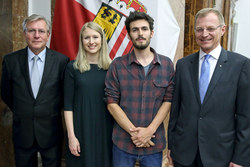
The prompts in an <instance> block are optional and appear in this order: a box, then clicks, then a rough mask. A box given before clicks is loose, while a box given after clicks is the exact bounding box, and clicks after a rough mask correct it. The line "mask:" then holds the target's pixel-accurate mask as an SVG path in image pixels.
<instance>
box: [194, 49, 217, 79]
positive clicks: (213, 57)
mask: <svg viewBox="0 0 250 167" xmlns="http://www.w3.org/2000/svg"><path fill="white" fill-rule="evenodd" d="M220 53H221V45H218V46H217V47H216V48H215V49H214V50H212V51H211V52H210V53H208V54H209V55H211V56H210V58H209V59H208V61H209V64H210V73H209V82H210V80H211V78H212V76H213V73H214V69H215V66H216V64H217V62H218V59H219V57H220ZM205 55H207V53H205V52H203V51H202V50H201V49H200V52H199V79H200V75H201V65H202V63H203V61H204V58H205Z"/></svg>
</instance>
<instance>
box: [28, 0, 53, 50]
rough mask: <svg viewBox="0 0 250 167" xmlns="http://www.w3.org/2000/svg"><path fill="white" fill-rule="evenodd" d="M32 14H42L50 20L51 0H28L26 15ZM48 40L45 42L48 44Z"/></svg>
mask: <svg viewBox="0 0 250 167" xmlns="http://www.w3.org/2000/svg"><path fill="white" fill-rule="evenodd" d="M32 14H40V15H43V16H44V17H45V18H46V19H47V20H49V21H51V0H28V16H30V15H32ZM49 44H50V40H49V42H48V43H47V46H49Z"/></svg>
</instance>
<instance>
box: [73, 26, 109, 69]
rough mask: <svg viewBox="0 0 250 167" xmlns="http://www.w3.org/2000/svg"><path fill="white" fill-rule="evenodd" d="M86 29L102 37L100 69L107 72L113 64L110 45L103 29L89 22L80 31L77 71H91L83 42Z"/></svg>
mask: <svg viewBox="0 0 250 167" xmlns="http://www.w3.org/2000/svg"><path fill="white" fill-rule="evenodd" d="M86 28H90V29H92V30H95V31H96V32H98V33H99V34H100V35H101V40H102V44H101V48H100V51H99V57H98V67H99V68H102V69H104V70H107V69H108V68H109V65H110V63H111V59H110V57H109V54H108V44H107V40H106V37H105V33H104V31H103V29H102V27H101V26H100V25H98V24H97V23H95V22H87V23H85V24H84V25H83V27H82V29H81V31H80V37H79V49H78V53H77V56H76V60H75V62H74V64H73V66H74V68H75V69H78V70H79V71H80V72H81V73H83V72H85V71H89V70H90V64H89V63H88V60H87V54H86V50H85V49H84V47H83V42H82V39H83V32H84V30H86Z"/></svg>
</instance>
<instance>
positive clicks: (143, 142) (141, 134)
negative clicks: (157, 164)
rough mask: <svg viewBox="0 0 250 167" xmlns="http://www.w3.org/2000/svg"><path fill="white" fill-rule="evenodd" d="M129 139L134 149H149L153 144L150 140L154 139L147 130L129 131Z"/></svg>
mask: <svg viewBox="0 0 250 167" xmlns="http://www.w3.org/2000/svg"><path fill="white" fill-rule="evenodd" d="M130 132H131V134H133V135H131V139H132V141H133V143H134V144H135V145H136V147H151V146H154V145H155V144H154V143H153V142H152V141H151V138H154V137H155V136H154V134H153V132H152V131H151V130H150V129H149V128H142V127H138V128H133V129H130Z"/></svg>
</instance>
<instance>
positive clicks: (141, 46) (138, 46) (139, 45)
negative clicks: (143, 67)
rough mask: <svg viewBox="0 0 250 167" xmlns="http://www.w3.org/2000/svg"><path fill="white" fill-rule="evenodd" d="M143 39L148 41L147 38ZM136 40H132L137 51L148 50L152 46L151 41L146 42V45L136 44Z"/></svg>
mask: <svg viewBox="0 0 250 167" xmlns="http://www.w3.org/2000/svg"><path fill="white" fill-rule="evenodd" d="M143 39H146V38H143ZM136 40H137V39H136ZM136 40H132V43H133V46H134V47H135V48H136V49H139V50H143V49H146V48H147V47H148V46H149V44H150V39H148V40H146V43H145V44H137V43H136Z"/></svg>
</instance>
